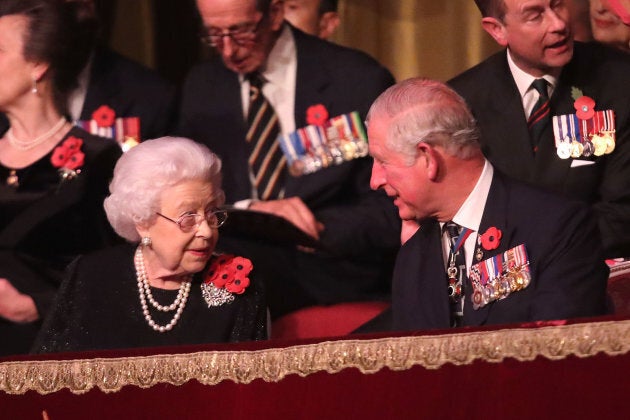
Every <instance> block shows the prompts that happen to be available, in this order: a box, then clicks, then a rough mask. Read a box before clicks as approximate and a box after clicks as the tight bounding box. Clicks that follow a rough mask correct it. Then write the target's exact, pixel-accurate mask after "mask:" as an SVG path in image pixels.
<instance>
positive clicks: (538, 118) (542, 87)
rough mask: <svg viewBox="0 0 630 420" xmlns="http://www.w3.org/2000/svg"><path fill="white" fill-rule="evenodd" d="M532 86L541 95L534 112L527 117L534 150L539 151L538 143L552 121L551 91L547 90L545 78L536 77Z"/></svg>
mask: <svg viewBox="0 0 630 420" xmlns="http://www.w3.org/2000/svg"><path fill="white" fill-rule="evenodd" d="M532 87H533V88H534V89H536V91H537V92H538V94H539V95H540V96H539V98H538V101H537V102H536V104H535V105H534V108H533V109H532V112H531V113H530V114H529V118H528V119H527V128H528V129H529V137H530V140H531V142H532V148H533V150H534V152H536V151H538V145H539V144H540V141H541V139H542V137H543V134H544V132H545V129H546V128H547V127H548V126H549V123H550V118H549V114H550V108H549V93H548V92H547V81H546V80H545V79H542V78H541V79H536V80H534V81H533V82H532Z"/></svg>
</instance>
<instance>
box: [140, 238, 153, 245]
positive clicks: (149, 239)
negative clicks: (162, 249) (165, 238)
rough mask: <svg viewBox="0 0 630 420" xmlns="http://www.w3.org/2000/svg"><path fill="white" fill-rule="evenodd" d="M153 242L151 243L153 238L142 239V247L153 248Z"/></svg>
mask: <svg viewBox="0 0 630 420" xmlns="http://www.w3.org/2000/svg"><path fill="white" fill-rule="evenodd" d="M152 243H153V242H152V241H151V238H149V237H148V236H143V237H142V246H151V244H152Z"/></svg>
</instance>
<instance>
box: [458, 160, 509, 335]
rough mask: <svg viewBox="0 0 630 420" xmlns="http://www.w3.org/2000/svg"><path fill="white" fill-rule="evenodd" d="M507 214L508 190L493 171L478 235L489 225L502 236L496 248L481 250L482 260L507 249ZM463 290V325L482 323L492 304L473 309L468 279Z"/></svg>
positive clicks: (501, 179)
mask: <svg viewBox="0 0 630 420" xmlns="http://www.w3.org/2000/svg"><path fill="white" fill-rule="evenodd" d="M507 214H509V191H508V189H507V187H506V185H505V183H504V179H503V177H502V176H501V175H500V174H499V173H497V172H495V173H494V176H493V178H492V184H491V186H490V191H489V193H488V199H487V201H486V205H485V208H484V211H483V216H482V218H481V224H480V225H479V232H478V235H479V236H480V235H482V234H483V233H484V232H485V231H486V230H487V229H488V228H490V227H496V228H497V229H499V230H500V231H501V233H502V236H501V240H500V241H499V246H498V247H497V248H496V249H493V250H483V257H482V260H486V259H488V258H491V257H493V256H495V255H498V254H500V253H503V252H505V251H507V250H508V249H509V247H510V243H511V242H512V237H513V235H514V232H513V230H512V229H511V227H510V225H509V224H508V220H507ZM478 246H479V245H478ZM476 262H478V261H476V260H475V258H474V257H473V264H474V263H476ZM465 291H466V297H465V299H466V301H465V304H464V323H465V325H483V324H484V323H485V322H486V319H487V318H488V314H489V312H490V311H491V310H492V306H493V304H492V303H490V304H488V305H486V306H484V307H482V308H479V309H476V310H475V309H473V307H472V298H471V296H472V285H471V283H470V281H468V284H467V285H466V288H465Z"/></svg>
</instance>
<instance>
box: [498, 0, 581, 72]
mask: <svg viewBox="0 0 630 420" xmlns="http://www.w3.org/2000/svg"><path fill="white" fill-rule="evenodd" d="M504 1H505V5H506V14H505V16H504V18H503V22H502V28H501V29H500V32H501V33H500V34H499V36H500V38H499V39H497V37H495V39H497V41H498V42H499V43H500V44H501V45H503V46H509V48H510V51H511V53H512V58H513V59H514V62H515V63H516V64H517V65H518V66H519V67H520V68H521V69H522V70H523V71H525V72H527V73H529V74H531V75H532V76H536V77H539V76H542V75H543V74H545V73H549V72H551V71H552V70H554V69H560V68H562V67H563V66H564V65H565V64H567V63H568V62H569V61H570V60H571V57H572V56H573V37H572V34H571V29H570V26H569V23H568V22H569V9H568V8H567V6H566V3H565V0H504Z"/></svg>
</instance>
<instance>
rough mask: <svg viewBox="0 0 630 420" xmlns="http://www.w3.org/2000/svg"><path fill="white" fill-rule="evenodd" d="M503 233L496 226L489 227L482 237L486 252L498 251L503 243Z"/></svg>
mask: <svg viewBox="0 0 630 420" xmlns="http://www.w3.org/2000/svg"><path fill="white" fill-rule="evenodd" d="M502 235H503V233H502V232H501V230H499V229H497V228H496V227H494V226H491V227H489V228H488V229H487V230H486V231H485V233H484V234H483V235H481V238H480V239H481V246H482V247H483V249H485V250H486V251H491V250H493V249H497V247H498V246H499V243H500V241H501V236H502Z"/></svg>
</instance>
